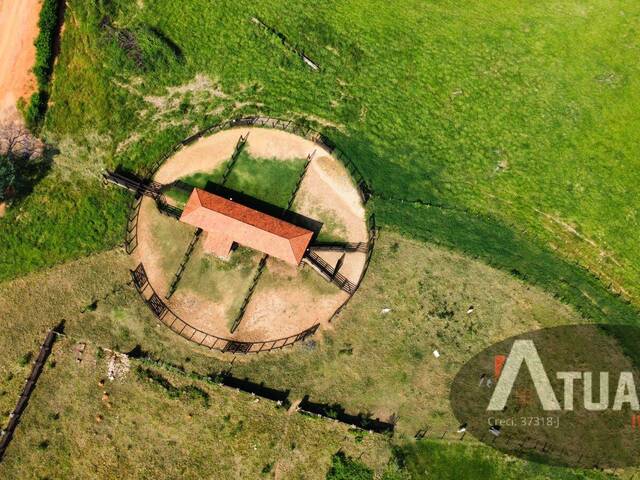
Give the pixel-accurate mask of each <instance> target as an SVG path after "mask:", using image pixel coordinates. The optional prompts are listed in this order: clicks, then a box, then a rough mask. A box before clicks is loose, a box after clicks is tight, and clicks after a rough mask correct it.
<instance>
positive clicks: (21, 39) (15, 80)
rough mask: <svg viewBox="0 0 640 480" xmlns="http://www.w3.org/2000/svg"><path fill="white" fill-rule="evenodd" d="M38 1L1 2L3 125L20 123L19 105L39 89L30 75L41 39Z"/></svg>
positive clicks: (0, 104) (0, 112)
mask: <svg viewBox="0 0 640 480" xmlns="http://www.w3.org/2000/svg"><path fill="white" fill-rule="evenodd" d="M40 6H41V5H40V1H39V0H2V1H1V2H0V59H1V62H2V64H1V65H0V121H2V120H4V121H19V120H20V114H19V112H18V110H17V108H16V103H17V101H18V99H20V98H27V97H29V96H30V95H31V94H32V93H33V92H34V91H35V88H36V80H35V77H34V75H33V73H32V72H31V68H32V67H33V64H34V62H35V58H36V49H35V46H34V45H33V42H34V40H35V38H36V37H37V36H38V15H39V13H40Z"/></svg>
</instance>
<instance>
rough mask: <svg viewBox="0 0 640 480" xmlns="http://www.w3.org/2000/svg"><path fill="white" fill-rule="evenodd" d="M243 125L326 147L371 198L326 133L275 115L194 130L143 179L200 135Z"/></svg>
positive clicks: (355, 170)
mask: <svg viewBox="0 0 640 480" xmlns="http://www.w3.org/2000/svg"><path fill="white" fill-rule="evenodd" d="M243 126H247V127H263V128H273V129H276V130H283V131H285V132H289V133H293V134H295V135H298V136H300V137H303V138H306V139H307V140H310V141H312V142H313V143H315V144H316V145H318V146H319V147H321V148H323V149H325V150H327V151H328V152H329V153H331V154H332V155H333V156H334V157H335V158H337V159H338V160H340V161H341V162H342V163H343V164H344V166H345V168H346V169H347V170H348V171H349V173H350V174H351V176H352V178H353V180H354V181H355V183H356V185H357V186H358V191H359V192H360V196H361V197H362V200H363V202H364V203H367V202H368V201H369V198H371V195H372V194H373V191H372V189H371V188H370V187H369V184H368V183H367V181H366V180H365V178H364V175H362V172H360V169H359V168H358V167H357V165H356V164H355V163H353V161H352V160H351V159H350V158H349V157H348V156H347V155H346V154H345V153H344V152H343V151H341V150H340V149H339V148H338V147H337V146H336V145H335V143H333V142H332V141H331V140H330V139H329V138H328V137H327V136H325V135H324V134H322V133H320V132H318V131H317V130H315V129H314V128H312V127H309V126H307V125H303V124H302V123H300V122H298V121H296V120H283V119H281V118H276V117H261V116H247V117H240V118H234V119H230V120H225V121H223V122H220V123H217V124H215V125H212V126H210V127H207V128H204V129H202V130H200V131H199V132H197V133H194V134H193V135H191V136H190V137H188V138H186V139H184V140H182V141H181V142H179V143H177V144H176V145H174V146H173V148H172V149H171V150H170V151H168V152H167V153H166V154H165V155H163V156H162V157H160V158H159V159H158V160H157V161H156V162H155V163H154V164H153V165H152V166H151V167H150V168H149V169H148V170H147V173H146V175H145V177H146V178H147V180H151V178H152V177H153V175H154V174H155V173H156V171H157V170H158V169H159V168H160V166H161V165H162V164H163V163H164V162H165V161H166V160H167V159H168V158H169V157H170V156H172V155H174V154H175V153H176V152H178V151H179V150H180V149H182V148H183V147H186V146H189V145H191V144H192V143H194V142H196V141H198V140H199V139H200V138H202V137H204V136H208V135H212V134H214V133H217V132H220V131H222V130H228V129H230V128H236V127H243Z"/></svg>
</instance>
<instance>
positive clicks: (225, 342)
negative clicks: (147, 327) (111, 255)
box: [131, 263, 320, 353]
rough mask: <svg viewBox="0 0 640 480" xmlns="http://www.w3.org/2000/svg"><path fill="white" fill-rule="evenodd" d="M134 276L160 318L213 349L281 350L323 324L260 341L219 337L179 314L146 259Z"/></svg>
mask: <svg viewBox="0 0 640 480" xmlns="http://www.w3.org/2000/svg"><path fill="white" fill-rule="evenodd" d="M131 277H132V279H133V283H134V285H135V287H136V289H137V290H138V292H139V293H140V295H141V296H142V298H143V300H144V301H145V303H146V304H147V306H148V307H149V309H150V310H151V312H152V313H153V314H154V316H155V317H156V318H157V319H158V320H159V321H160V322H162V323H163V324H164V325H165V326H167V327H169V328H170V329H171V330H173V331H174V332H175V333H177V334H178V335H180V336H181V337H183V338H185V339H187V340H189V341H191V342H194V343H197V344H198V345H202V346H205V347H207V348H209V349H212V350H220V351H221V352H230V353H260V352H267V351H270V350H278V349H281V348H284V347H288V346H291V345H293V344H294V343H297V342H302V341H304V340H306V339H307V338H308V337H310V336H311V335H313V334H314V333H315V332H316V331H317V330H318V328H319V327H320V324H318V323H316V324H315V325H313V326H312V327H310V328H308V329H306V330H303V331H302V332H299V333H297V334H294V335H290V336H288V337H284V338H278V339H275V340H264V341H258V342H239V341H236V340H233V339H230V338H223V337H218V336H216V335H212V334H210V333H207V332H204V331H202V330H200V329H198V328H195V327H193V326H191V325H189V324H188V323H187V322H185V321H184V320H182V319H181V318H180V317H179V316H178V315H176V314H175V313H174V312H173V310H171V309H170V308H169V307H168V306H167V305H166V304H165V303H164V301H163V300H162V299H161V298H160V296H159V295H158V294H157V293H156V291H155V290H154V289H153V287H152V286H151V284H150V283H149V279H148V277H147V273H146V271H145V268H144V265H143V264H142V263H140V264H139V265H138V266H137V267H136V269H135V270H132V271H131Z"/></svg>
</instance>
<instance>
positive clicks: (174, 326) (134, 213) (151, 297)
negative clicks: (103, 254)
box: [125, 116, 377, 353]
mask: <svg viewBox="0 0 640 480" xmlns="http://www.w3.org/2000/svg"><path fill="white" fill-rule="evenodd" d="M242 126H253V127H263V128H273V129H277V130H283V131H286V132H290V133H293V134H295V135H298V136H301V137H303V138H305V139H307V140H310V141H312V142H313V143H315V144H316V145H318V146H320V147H321V148H323V149H325V150H327V151H329V152H330V153H331V154H332V155H333V156H334V157H335V158H337V159H338V160H340V161H341V162H342V164H343V165H344V166H345V168H346V169H347V170H348V171H349V173H350V175H351V176H352V178H353V180H354V181H355V183H356V185H357V188H358V192H359V193H360V197H361V198H362V201H363V203H365V204H366V203H367V201H368V200H369V198H370V197H371V195H372V194H373V191H372V190H371V189H370V188H369V185H368V184H367V182H366V180H365V178H364V176H363V175H362V173H361V172H360V170H359V169H358V167H357V166H356V165H355V164H354V163H353V162H352V161H351V160H350V159H349V158H348V157H347V156H346V155H345V154H344V153H343V152H342V151H341V150H339V149H338V148H337V147H336V145H335V144H334V143H333V142H331V140H329V139H328V138H327V137H326V136H324V135H323V134H322V133H320V132H318V131H317V130H314V129H313V128H311V127H308V126H304V125H301V124H300V123H298V122H296V121H295V120H282V119H279V118H274V117H257V116H256V117H241V118H236V119H232V120H226V121H224V122H221V123H218V124H215V125H213V126H211V127H208V128H205V129H203V130H201V131H199V132H197V133H195V134H194V135H191V136H190V137H188V138H186V139H185V140H183V141H181V142H179V143H177V144H176V145H174V147H173V148H172V149H171V150H170V151H169V152H167V153H166V154H165V155H163V156H162V157H160V158H159V159H158V160H157V161H156V162H155V163H154V164H153V165H152V166H151V167H150V168H149V169H148V170H147V172H146V173H145V175H144V179H145V180H146V182H151V181H152V178H153V176H154V175H155V173H156V172H157V171H158V169H159V168H160V167H161V166H162V164H163V163H164V162H165V161H166V160H167V159H168V158H169V157H171V156H173V155H175V153H176V152H178V151H179V150H181V149H182V148H183V147H186V146H188V145H191V144H192V143H194V142H196V141H197V140H199V139H200V138H202V137H204V136H207V135H212V134H214V133H217V132H220V131H222V130H228V129H230V128H236V127H242ZM140 197H141V196H139V195H136V197H135V198H134V200H133V202H132V204H131V209H130V213H129V218H128V222H127V232H126V237H125V249H126V251H127V253H129V254H131V253H132V252H133V251H134V250H135V248H136V247H137V243H138V241H137V236H138V235H137V231H138V217H139V213H140V206H141V198H140ZM368 224H369V241H368V244H367V252H366V253H367V258H366V262H365V265H364V268H363V270H362V273H361V274H360V278H359V279H358V282H357V283H356V284H355V287H354V288H353V289H352V291H351V292H350V293H349V296H348V297H347V299H346V300H345V301H344V302H343V303H342V305H340V306H339V307H338V309H337V310H336V311H335V312H334V313H333V315H332V316H331V318H330V319H329V323H331V322H332V321H333V320H334V319H335V317H336V316H337V315H338V314H340V313H341V312H342V311H343V310H344V309H345V307H346V306H347V304H348V303H349V301H350V300H351V297H353V295H354V294H355V293H356V292H357V290H358V288H359V287H360V284H361V283H362V279H363V278H364V275H365V273H366V271H367V269H368V267H369V263H370V261H371V256H372V254H373V247H374V245H375V239H376V237H377V226H376V223H375V216H374V215H373V214H372V215H371V216H370V217H369V219H368ZM131 276H132V278H133V282H134V284H135V286H136V289H137V290H138V292H139V293H140V295H141V297H142V298H143V300H144V301H145V303H146V304H147V306H148V307H149V308H150V309H151V311H152V312H153V314H154V315H155V316H156V318H158V319H159V320H160V321H161V322H162V323H163V324H164V325H165V326H167V327H169V328H170V329H171V330H173V331H174V332H176V333H178V334H179V335H180V336H182V337H183V338H185V339H187V340H189V341H192V342H194V343H197V344H198V345H203V346H205V347H208V348H209V349H212V350H213V349H215V350H220V351H222V352H230V353H260V352H267V351H271V350H277V349H281V348H284V347H287V346H290V345H293V344H294V343H297V342H300V341H303V340H306V339H307V338H308V337H310V336H312V335H313V334H314V333H315V332H316V331H317V330H318V328H319V327H320V324H319V323H317V324H315V325H313V326H312V327H311V328H309V329H307V330H304V331H302V332H300V333H298V334H296V335H291V336H289V337H286V338H280V339H277V340H267V341H259V342H239V341H235V340H232V339H228V338H222V337H217V336H215V335H211V334H209V333H207V332H204V331H202V330H200V329H197V328H195V327H193V326H191V325H189V324H188V323H187V322H185V321H184V320H182V319H181V318H180V317H178V315H176V314H175V313H174V312H173V311H172V310H171V309H170V308H169V307H168V306H167V305H166V304H165V303H164V301H163V300H162V299H161V298H160V296H158V294H157V293H156V292H155V290H154V289H153V287H152V286H151V284H150V283H149V280H148V278H147V274H146V271H145V269H144V265H143V264H142V263H140V264H139V265H138V266H137V268H136V269H135V270H132V271H131Z"/></svg>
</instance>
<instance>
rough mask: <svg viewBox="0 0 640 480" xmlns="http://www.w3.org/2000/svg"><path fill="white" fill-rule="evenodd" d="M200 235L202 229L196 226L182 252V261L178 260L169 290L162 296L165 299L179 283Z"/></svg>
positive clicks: (173, 291)
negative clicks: (178, 264)
mask: <svg viewBox="0 0 640 480" xmlns="http://www.w3.org/2000/svg"><path fill="white" fill-rule="evenodd" d="M201 235H202V229H201V228H196V231H195V232H194V234H193V237H192V238H191V241H190V242H189V246H188V247H187V250H186V251H185V252H184V255H183V257H182V261H181V262H180V266H178V270H177V271H176V273H175V274H174V275H173V280H172V281H171V285H170V286H169V291H168V292H167V294H166V295H165V296H164V298H166V299H167V300H169V299H170V298H171V297H172V296H173V294H174V293H175V292H176V289H177V288H178V283H180V280H182V275H183V274H184V271H185V269H186V268H187V263H188V262H189V260H190V259H191V254H192V253H193V250H194V249H195V248H196V244H197V243H198V240H200V236H201Z"/></svg>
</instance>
